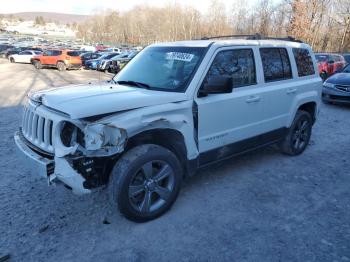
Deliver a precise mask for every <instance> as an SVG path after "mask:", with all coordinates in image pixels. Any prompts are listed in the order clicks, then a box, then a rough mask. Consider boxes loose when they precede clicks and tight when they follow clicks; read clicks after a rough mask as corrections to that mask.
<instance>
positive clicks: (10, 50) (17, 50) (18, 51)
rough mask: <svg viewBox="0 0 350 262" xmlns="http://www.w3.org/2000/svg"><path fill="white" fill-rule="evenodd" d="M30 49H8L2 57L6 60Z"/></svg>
mask: <svg viewBox="0 0 350 262" xmlns="http://www.w3.org/2000/svg"><path fill="white" fill-rule="evenodd" d="M26 49H28V47H13V48H10V49H7V50H6V51H5V52H4V53H3V54H2V57H4V58H7V59H8V58H9V56H10V55H14V54H19V53H20V52H22V51H24V50H26Z"/></svg>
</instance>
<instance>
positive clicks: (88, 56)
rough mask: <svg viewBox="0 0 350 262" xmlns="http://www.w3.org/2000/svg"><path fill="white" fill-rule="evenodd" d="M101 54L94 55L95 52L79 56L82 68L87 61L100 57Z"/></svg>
mask: <svg viewBox="0 0 350 262" xmlns="http://www.w3.org/2000/svg"><path fill="white" fill-rule="evenodd" d="M102 55H103V54H102V53H95V52H87V53H84V54H81V55H80V58H81V63H82V65H83V66H85V62H86V61H88V60H93V59H97V58H99V57H101V56H102Z"/></svg>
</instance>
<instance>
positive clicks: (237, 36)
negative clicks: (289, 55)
mask: <svg viewBox="0 0 350 262" xmlns="http://www.w3.org/2000/svg"><path fill="white" fill-rule="evenodd" d="M222 38H237V39H246V40H282V41H291V42H298V43H303V41H301V40H298V39H295V38H294V37H292V36H287V37H271V36H262V35H260V34H254V35H221V36H211V37H206V36H205V37H202V38H201V39H200V40H210V39H222Z"/></svg>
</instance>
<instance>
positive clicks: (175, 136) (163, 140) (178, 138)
mask: <svg viewBox="0 0 350 262" xmlns="http://www.w3.org/2000/svg"><path fill="white" fill-rule="evenodd" d="M142 144H155V145H159V146H162V147H165V148H166V149H168V150H170V151H171V152H173V153H174V154H175V155H176V157H177V158H178V159H179V161H180V163H181V166H182V168H183V170H184V174H187V173H188V172H191V170H190V167H189V160H188V159H187V148H186V143H185V138H184V136H183V134H182V133H181V132H180V131H178V130H176V129H171V128H156V129H149V130H145V131H142V132H140V133H137V134H135V135H134V136H132V137H130V138H129V139H128V141H127V143H126V147H125V152H127V151H128V150H130V149H131V148H133V147H136V146H139V145H142Z"/></svg>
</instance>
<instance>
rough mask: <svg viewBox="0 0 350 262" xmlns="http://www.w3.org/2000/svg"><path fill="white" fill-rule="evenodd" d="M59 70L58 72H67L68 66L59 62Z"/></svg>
mask: <svg viewBox="0 0 350 262" xmlns="http://www.w3.org/2000/svg"><path fill="white" fill-rule="evenodd" d="M57 69H58V71H65V70H66V69H67V68H66V65H65V64H64V63H63V62H58V63H57Z"/></svg>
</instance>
